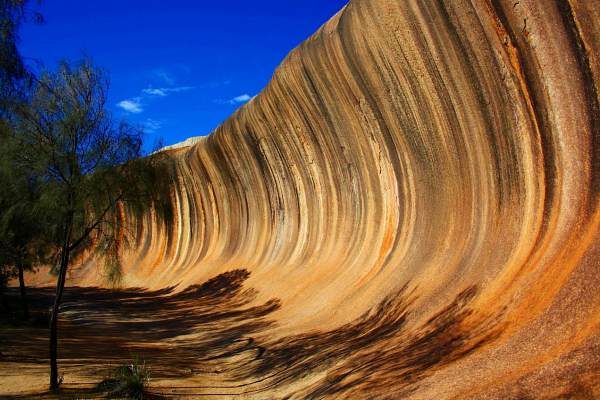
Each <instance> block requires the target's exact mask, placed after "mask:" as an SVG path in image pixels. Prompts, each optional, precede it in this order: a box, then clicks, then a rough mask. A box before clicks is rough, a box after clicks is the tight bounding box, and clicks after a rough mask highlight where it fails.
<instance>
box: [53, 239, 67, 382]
mask: <svg viewBox="0 0 600 400" xmlns="http://www.w3.org/2000/svg"><path fill="white" fill-rule="evenodd" d="M68 266H69V250H68V248H64V249H63V255H62V256H61V260H60V272H59V275H58V282H57V283H56V295H55V297H54V305H53V306H52V315H51V317H50V390H52V391H57V390H58V387H59V385H60V382H59V381H58V312H59V309H60V302H61V300H62V295H63V291H64V289H65V281H66V277H67V268H68Z"/></svg>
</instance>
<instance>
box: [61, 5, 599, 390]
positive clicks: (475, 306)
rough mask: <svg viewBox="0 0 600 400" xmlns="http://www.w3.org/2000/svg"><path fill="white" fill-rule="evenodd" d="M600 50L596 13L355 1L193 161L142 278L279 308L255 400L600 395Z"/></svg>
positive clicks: (88, 278)
mask: <svg viewBox="0 0 600 400" xmlns="http://www.w3.org/2000/svg"><path fill="white" fill-rule="evenodd" d="M599 56H600V2H598V1H597V0H557V1H551V0H548V1H526V0H518V1H517V0H510V1H504V0H477V1H475V0H473V1H467V0H455V1H435V0H419V1H416V0H415V1H404V0H402V1H401V0H352V1H350V3H349V4H348V5H347V6H346V7H345V8H344V9H343V10H341V11H340V12H339V13H338V14H337V15H335V16H334V17H333V18H332V19H331V20H330V21H329V22H327V23H326V24H325V25H324V26H323V27H322V28H321V29H320V30H319V31H318V32H316V33H315V34H314V35H313V36H312V37H310V38H309V39H308V40H306V41H305V42H304V43H302V44H301V45H300V46H299V47H298V48H296V49H294V50H293V51H292V52H291V53H290V54H289V55H288V57H287V58H286V59H285V61H284V62H283V63H282V64H281V66H280V67H279V68H278V69H277V70H276V71H275V74H274V76H273V78H272V80H271V82H270V83H269V84H268V86H267V87H266V88H265V89H264V90H263V91H262V92H261V93H260V94H259V95H258V96H256V97H255V98H254V99H252V100H251V101H250V102H249V103H247V104H246V105H245V106H243V107H242V108H241V109H239V110H238V111H237V112H236V113H235V114H233V115H232V116H231V117H230V118H229V119H228V120H227V121H226V122H224V123H223V125H222V126H220V127H219V128H218V129H217V130H216V131H215V132H214V133H212V134H211V135H210V136H209V137H207V138H206V139H203V140H200V141H199V142H198V143H197V144H195V145H193V146H188V147H184V148H179V149H177V150H173V151H172V154H173V156H174V157H175V158H176V159H177V164H176V165H177V167H176V169H177V176H176V178H175V179H176V185H175V190H174V193H173V199H174V200H173V201H174V205H175V218H174V220H173V221H172V222H171V223H169V224H167V225H164V224H158V223H156V221H155V220H153V219H152V218H151V217H148V218H146V219H145V220H143V221H137V222H136V225H135V227H136V232H135V233H136V246H134V248H133V249H132V250H131V251H130V252H129V253H128V254H126V255H125V259H126V263H125V265H126V271H125V272H126V275H125V281H124V283H125V285H126V286H140V287H147V288H150V289H161V288H165V287H171V286H175V287H176V291H179V292H185V293H187V292H186V290H188V291H189V289H186V288H188V287H189V286H190V285H202V284H203V283H204V282H206V281H208V280H209V279H210V278H213V277H215V276H219V275H220V274H224V275H220V276H221V277H225V278H224V279H234V278H235V279H237V278H240V277H241V278H243V280H245V281H244V283H243V285H244V287H245V288H252V299H251V301H249V304H254V305H257V307H258V306H259V305H261V304H263V305H264V304H275V303H276V306H274V307H272V308H271V309H269V311H268V316H265V315H263V314H260V317H257V318H258V319H259V320H261V321H262V320H263V319H265V318H267V319H269V320H270V321H273V324H271V325H269V326H268V328H265V329H263V330H261V331H258V332H255V333H251V334H247V335H245V336H244V338H245V339H244V340H247V341H248V343H257V342H260V346H254V345H253V347H252V346H250V347H245V348H243V349H242V350H239V349H238V350H239V351H233V352H230V353H228V357H229V359H228V360H225V359H226V358H227V357H225V356H223V357H221V361H222V362H227V363H229V364H231V365H238V367H237V368H233V369H231V370H230V371H229V372H228V375H227V377H228V378H227V379H228V380H230V381H233V382H242V383H243V385H245V386H244V387H245V389H244V391H241V392H239V393H238V394H243V393H245V394H246V395H247V396H248V397H252V396H256V397H257V398H270V397H276V398H279V397H281V398H283V397H285V396H288V395H289V396H292V398H322V397H327V398H352V399H357V398H400V397H412V398H415V399H417V398H418V399H429V398H456V399H463V398H503V399H504V398H594V396H599V397H600V386H598V385H600V379H599V377H600V372H599V371H600V230H599V223H600V207H599V206H600V202H599V201H600V107H599V102H600V97H599V93H600V88H599V85H600V61H599ZM233 270H245V271H242V272H240V271H234V272H232V273H229V274H228V272H229V271H233ZM248 273H249V275H248ZM99 277H100V274H99V273H98V270H97V269H96V268H95V266H94V265H93V263H86V264H83V265H81V266H79V267H78V269H77V270H76V271H75V272H74V275H73V280H72V283H73V284H79V285H99V284H102V282H101V279H100V278H99ZM235 279H234V280H235ZM217 280H218V279H217ZM211 282H215V281H214V280H213V281H211ZM201 287H202V286H201ZM226 290H228V289H226ZM273 299H275V300H273ZM269 301H271V303H269ZM178 340H184V339H181V338H179V339H178ZM561 396H562V397H561Z"/></svg>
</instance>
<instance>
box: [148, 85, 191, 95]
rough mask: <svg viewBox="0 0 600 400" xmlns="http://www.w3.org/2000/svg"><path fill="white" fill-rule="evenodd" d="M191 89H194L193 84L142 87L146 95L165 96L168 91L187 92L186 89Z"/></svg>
mask: <svg viewBox="0 0 600 400" xmlns="http://www.w3.org/2000/svg"><path fill="white" fill-rule="evenodd" d="M192 89H194V86H178V87H172V88H153V87H148V88H146V89H143V90H142V93H143V94H146V95H148V96H158V97H165V96H168V95H169V94H170V93H179V92H187V91H188V90H192Z"/></svg>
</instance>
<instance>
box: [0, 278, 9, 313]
mask: <svg viewBox="0 0 600 400" xmlns="http://www.w3.org/2000/svg"><path fill="white" fill-rule="evenodd" d="M5 289H6V286H5V284H4V282H0V298H2V311H3V312H4V313H5V314H6V316H9V315H10V303H9V302H8V298H7V297H6V294H5V293H4V292H5Z"/></svg>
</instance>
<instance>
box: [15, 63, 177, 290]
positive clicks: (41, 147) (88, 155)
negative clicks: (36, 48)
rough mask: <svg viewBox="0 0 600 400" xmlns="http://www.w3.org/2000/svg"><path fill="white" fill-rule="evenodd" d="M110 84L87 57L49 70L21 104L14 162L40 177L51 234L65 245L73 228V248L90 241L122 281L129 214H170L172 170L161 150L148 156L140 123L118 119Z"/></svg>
mask: <svg viewBox="0 0 600 400" xmlns="http://www.w3.org/2000/svg"><path fill="white" fill-rule="evenodd" d="M107 90H108V80H107V78H106V76H105V73H104V71H102V70H100V69H98V68H95V67H94V66H93V65H92V63H91V62H90V61H87V60H86V61H83V62H81V63H78V64H75V65H71V64H68V63H66V62H63V63H61V65H60V67H59V69H58V71H57V72H49V71H46V72H44V73H43V74H42V75H41V77H40V78H39V80H38V81H37V82H36V83H35V85H34V92H33V94H32V96H31V99H30V101H29V103H28V104H26V105H24V106H22V107H20V109H19V116H20V120H19V124H18V127H17V132H18V133H17V134H16V135H15V139H16V141H17V142H18V147H19V152H18V154H19V158H18V160H17V162H16V165H17V166H18V167H19V168H24V169H26V170H27V171H29V175H30V176H31V177H32V179H33V180H34V181H36V182H41V189H40V194H39V198H38V199H37V203H36V204H37V206H38V208H39V210H41V212H40V213H37V214H38V221H40V220H43V226H44V227H45V229H46V231H47V234H46V238H49V239H50V240H52V241H53V243H52V244H53V245H54V247H55V248H56V249H60V248H61V246H65V243H64V241H65V234H68V240H67V241H68V250H69V252H80V251H83V250H85V249H87V248H90V247H91V246H92V245H93V247H94V249H95V250H96V251H98V252H100V253H102V254H104V255H106V258H105V259H106V261H107V262H106V265H107V266H108V267H109V269H108V273H107V276H108V277H109V278H111V279H112V280H113V281H114V282H118V280H119V277H120V269H121V263H120V257H119V256H120V254H121V252H122V251H121V250H123V247H126V246H127V245H128V243H129V240H128V237H129V236H130V235H128V233H129V232H128V226H127V221H126V220H125V218H124V216H125V214H126V215H127V216H132V217H135V216H141V215H143V214H144V213H145V212H148V211H149V210H150V209H152V210H153V211H155V212H156V213H157V215H158V216H164V215H166V213H168V207H169V204H170V202H169V201H168V200H169V196H170V193H169V189H168V188H169V187H170V182H169V181H168V179H169V178H168V177H169V176H170V174H169V173H168V171H167V170H166V169H167V168H169V167H168V164H169V163H168V162H165V160H164V159H163V156H161V155H156V156H152V157H143V154H142V132H141V131H140V130H139V129H137V128H135V127H133V126H131V125H129V124H127V123H124V122H120V123H118V124H115V122H114V121H113V119H112V116H111V114H110V113H109V112H108V111H107V110H106V109H105V104H106V92H107ZM125 211H127V212H126V213H125Z"/></svg>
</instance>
